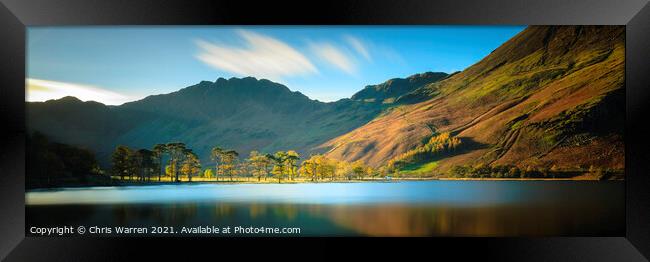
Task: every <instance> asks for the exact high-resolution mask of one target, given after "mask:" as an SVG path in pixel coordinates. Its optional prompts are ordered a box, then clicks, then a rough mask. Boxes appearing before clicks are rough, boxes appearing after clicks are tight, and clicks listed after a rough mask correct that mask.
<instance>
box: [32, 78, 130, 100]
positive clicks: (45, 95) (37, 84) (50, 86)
mask: <svg viewBox="0 0 650 262" xmlns="http://www.w3.org/2000/svg"><path fill="white" fill-rule="evenodd" d="M26 87H27V92H26V96H27V97H25V100H26V101H30V102H35V101H47V100H50V99H59V98H62V97H65V96H74V97H76V98H79V99H80V100H82V101H90V100H92V101H97V102H100V103H103V104H106V105H121V104H123V103H126V102H130V101H134V100H137V99H138V98H139V97H131V96H126V95H122V94H119V93H116V92H113V91H109V90H106V89H103V88H99V87H95V86H90V85H82V84H76V83H66V82H58V81H50V80H42V79H34V78H27V79H26Z"/></svg>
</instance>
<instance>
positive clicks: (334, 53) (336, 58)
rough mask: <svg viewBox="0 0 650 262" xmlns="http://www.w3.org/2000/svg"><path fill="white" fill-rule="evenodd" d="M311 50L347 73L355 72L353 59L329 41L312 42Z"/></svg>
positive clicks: (355, 67)
mask: <svg viewBox="0 0 650 262" xmlns="http://www.w3.org/2000/svg"><path fill="white" fill-rule="evenodd" d="M311 50H312V52H314V53H315V54H316V55H317V56H318V57H319V58H321V59H323V60H325V61H326V62H328V63H330V64H331V65H333V66H335V67H337V68H338V69H340V70H342V71H344V72H346V73H348V74H355V73H356V72H357V66H356V64H355V63H354V60H352V58H349V56H348V55H346V53H345V52H344V51H342V50H340V49H338V48H336V47H335V46H333V45H331V44H329V43H318V44H316V43H312V44H311Z"/></svg>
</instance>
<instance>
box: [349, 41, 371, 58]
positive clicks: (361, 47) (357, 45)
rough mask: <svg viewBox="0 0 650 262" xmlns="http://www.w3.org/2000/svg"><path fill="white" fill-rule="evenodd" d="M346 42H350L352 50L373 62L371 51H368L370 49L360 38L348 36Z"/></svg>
mask: <svg viewBox="0 0 650 262" xmlns="http://www.w3.org/2000/svg"><path fill="white" fill-rule="evenodd" d="M345 41H346V42H348V44H349V45H350V46H352V48H353V49H354V50H355V51H357V53H359V54H360V55H361V56H363V58H365V59H366V60H368V61H372V57H371V56H370V51H368V47H366V45H365V44H364V43H363V42H362V41H361V40H359V38H356V37H354V36H346V37H345Z"/></svg>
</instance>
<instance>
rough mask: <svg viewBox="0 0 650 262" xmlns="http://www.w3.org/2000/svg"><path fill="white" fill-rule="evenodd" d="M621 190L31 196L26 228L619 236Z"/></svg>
mask: <svg viewBox="0 0 650 262" xmlns="http://www.w3.org/2000/svg"><path fill="white" fill-rule="evenodd" d="M624 188H625V187H624V182H623V181H414V182H391V183H380V182H369V183H313V184H181V185H151V186H127V187H87V188H67V189H55V190H33V191H30V192H28V193H27V194H26V202H27V207H26V212H27V216H26V217H27V224H28V226H57V225H74V226H77V225H86V226H93V225H95V226H111V227H112V226H158V225H160V226H173V227H175V228H180V227H183V226H186V227H192V226H211V225H215V226H219V227H225V226H243V227H248V226H254V227H280V228H281V227H299V228H301V234H300V236H622V235H623V234H624V230H625V202H624V201H625V196H624ZM256 236H259V235H256Z"/></svg>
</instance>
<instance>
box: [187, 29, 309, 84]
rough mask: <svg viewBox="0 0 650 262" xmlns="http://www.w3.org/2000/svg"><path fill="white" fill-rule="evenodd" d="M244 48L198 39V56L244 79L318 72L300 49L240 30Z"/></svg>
mask: <svg viewBox="0 0 650 262" xmlns="http://www.w3.org/2000/svg"><path fill="white" fill-rule="evenodd" d="M237 34H238V35H239V36H240V37H241V38H242V39H243V40H244V41H245V44H244V46H243V47H240V46H230V45H225V44H219V43H210V42H207V41H204V40H197V41H196V44H197V45H198V46H199V48H200V49H201V52H200V53H199V54H198V55H197V56H196V57H197V58H198V59H199V60H201V61H202V62H204V63H206V64H207V65H209V66H211V67H214V68H216V69H219V70H223V71H227V72H231V73H235V74H238V75H241V76H255V77H261V78H269V79H274V80H278V79H281V78H282V77H287V76H296V75H308V74H314V73H318V69H317V68H316V67H315V66H314V65H313V64H312V63H311V61H309V59H307V57H305V56H304V55H303V54H302V53H300V52H299V51H298V50H296V49H294V48H293V47H291V46H290V45H288V44H286V43H284V42H282V41H280V40H278V39H275V38H273V37H270V36H265V35H261V34H257V33H254V32H250V31H246V30H240V31H238V32H237Z"/></svg>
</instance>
